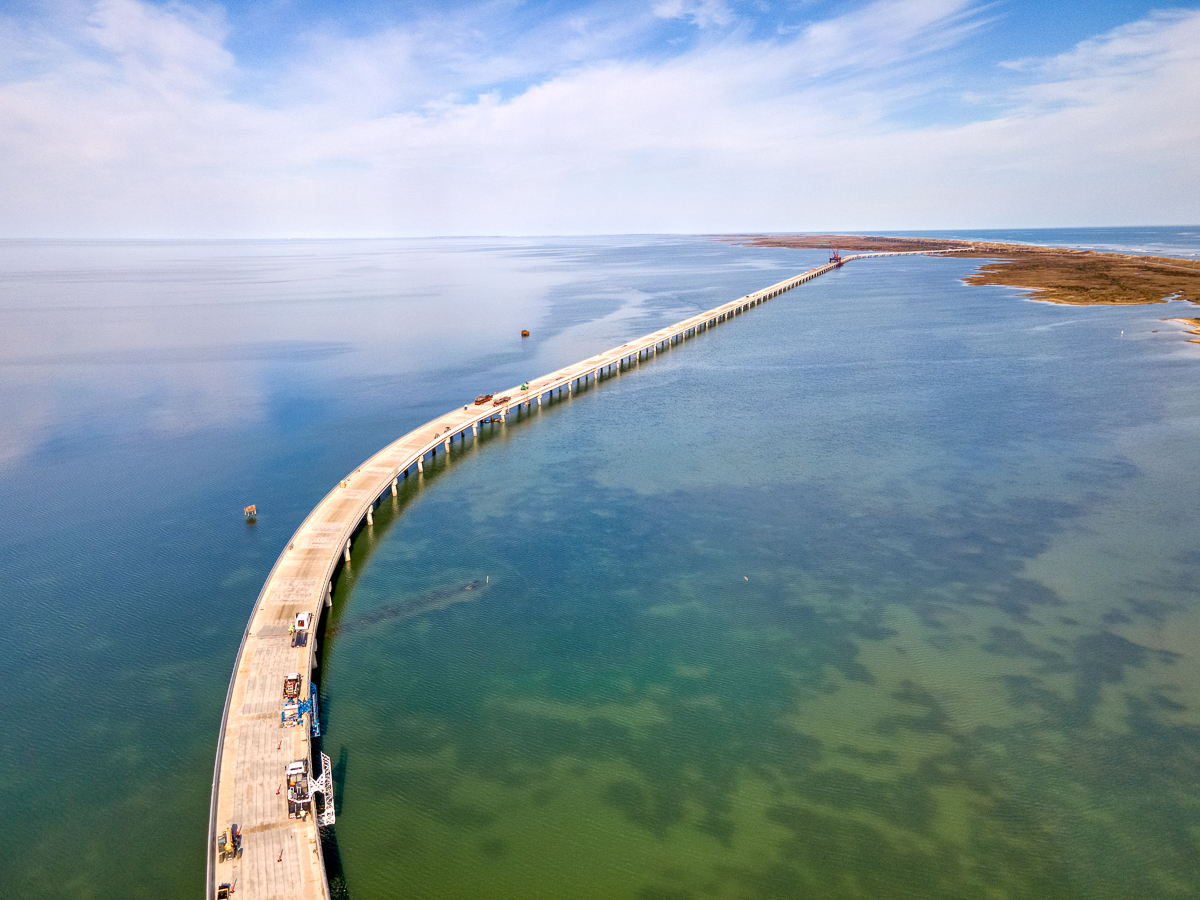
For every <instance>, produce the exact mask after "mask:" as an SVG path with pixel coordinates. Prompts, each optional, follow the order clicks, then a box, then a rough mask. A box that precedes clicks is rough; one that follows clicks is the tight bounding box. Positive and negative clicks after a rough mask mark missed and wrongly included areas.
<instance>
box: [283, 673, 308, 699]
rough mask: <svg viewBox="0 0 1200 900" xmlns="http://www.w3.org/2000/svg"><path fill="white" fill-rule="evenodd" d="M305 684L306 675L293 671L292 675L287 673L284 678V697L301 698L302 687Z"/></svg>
mask: <svg viewBox="0 0 1200 900" xmlns="http://www.w3.org/2000/svg"><path fill="white" fill-rule="evenodd" d="M303 684H304V677H303V676H302V675H301V674H300V673H299V672H292V673H291V674H290V675H285V676H284V678H283V699H284V700H299V699H300V688H301V687H302V686H303Z"/></svg>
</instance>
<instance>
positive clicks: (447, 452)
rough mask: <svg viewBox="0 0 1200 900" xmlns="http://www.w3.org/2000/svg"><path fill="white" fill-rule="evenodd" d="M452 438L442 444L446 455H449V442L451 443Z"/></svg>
mask: <svg viewBox="0 0 1200 900" xmlns="http://www.w3.org/2000/svg"><path fill="white" fill-rule="evenodd" d="M452 437H453V436H451V437H448V438H446V440H445V441H444V442H443V443H442V446H443V447H445V448H446V454H447V455H449V453H450V441H451V438H452Z"/></svg>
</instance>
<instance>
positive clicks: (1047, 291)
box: [721, 234, 1200, 306]
mask: <svg viewBox="0 0 1200 900" xmlns="http://www.w3.org/2000/svg"><path fill="white" fill-rule="evenodd" d="M721 239H722V240H728V241H733V242H736V243H738V244H742V245H746V246H751V247H795V248H798V249H817V248H828V247H837V248H839V249H842V250H850V251H854V252H870V251H882V252H904V251H908V252H912V251H920V250H953V251H954V255H955V256H960V257H966V258H977V259H987V260H990V262H988V263H985V264H984V265H981V266H980V267H979V268H978V269H976V271H975V272H974V273H972V274H971V275H968V276H967V277H966V278H965V279H964V280H965V281H966V282H967V284H1000V285H1006V286H1008V287H1015V288H1021V289H1023V290H1024V291H1025V292H1026V293H1024V294H1022V296H1024V297H1030V298H1032V299H1035V300H1047V301H1049V302H1051V303H1067V304H1072V305H1076V306H1092V305H1122V304H1142V303H1165V302H1167V301H1168V300H1187V301H1189V302H1191V303H1200V260H1195V259H1177V258H1175V257H1170V256H1133V255H1131V254H1126V253H1101V252H1098V251H1095V250H1078V249H1074V248H1070V247H1040V246H1037V245H1033V244H1007V243H996V242H992V241H964V240H947V239H944V238H920V237H884V236H872V235H849V234H784V235H772V234H764V235H753V234H745V235H722V236H721Z"/></svg>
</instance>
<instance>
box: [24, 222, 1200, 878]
mask: <svg viewBox="0 0 1200 900" xmlns="http://www.w3.org/2000/svg"><path fill="white" fill-rule="evenodd" d="M926 234H927V233H926ZM938 234H939V235H941V236H946V237H960V238H986V239H990V240H1010V241H1023V242H1030V243H1043V244H1055V245H1059V246H1080V247H1092V248H1096V249H1103V250H1126V251H1132V252H1138V253H1148V254H1156V255H1174V256H1183V257H1189V258H1196V257H1198V256H1200V227H1194V228H1129V229H1084V230H1079V229H1076V230H1068V229H1064V230H1026V231H1003V232H1001V231H986V232H952V233H951V232H946V233H938ZM827 255H828V254H827V253H826V252H824V251H806V250H785V249H765V248H750V247H741V246H736V245H732V244H727V243H723V242H720V241H715V240H711V239H708V238H703V237H691V236H685V237H678V236H634V237H593V238H561V239H560V238H537V239H532V238H531V239H512V238H496V239H491V238H473V239H425V240H390V241H385V240H378V241H366V240H363V241H245V242H238V241H228V242H226V241H211V242H142V241H109V242H99V241H97V242H54V241H3V242H0V410H3V422H4V427H3V429H2V433H0V513H3V515H0V588H2V590H0V610H2V612H3V620H4V623H5V627H4V628H3V629H0V683H2V684H3V685H4V699H3V702H2V703H0V711H2V714H3V717H4V730H3V732H2V733H0V769H2V770H3V771H4V773H5V775H4V777H3V778H0V804H3V808H4V809H5V810H7V812H8V820H9V825H8V826H7V827H5V829H4V840H3V841H0V897H3V898H9V897H11V898H43V897H44V898H50V897H64V896H70V897H79V898H91V897H95V898H107V897H116V896H120V897H126V898H140V897H146V898H161V897H176V896H180V897H182V896H198V895H199V894H200V893H201V890H202V885H203V880H204V847H205V840H206V828H207V816H208V800H209V791H210V788H211V779H212V761H213V753H214V750H215V743H216V739H217V728H218V725H219V721H220V715H221V709H222V705H223V703H224V698H225V689H226V686H227V684H228V680H229V675H230V670H231V667H232V664H233V659H234V655H235V653H236V650H237V645H238V641H239V639H240V636H241V633H242V629H243V627H244V626H245V622H246V619H247V618H248V616H249V613H250V611H251V608H252V606H253V603H254V599H255V596H256V595H257V592H258V590H259V588H260V587H261V585H262V582H263V580H264V578H265V577H266V574H267V572H268V571H269V569H270V567H271V565H272V563H273V562H274V560H275V558H276V556H277V555H278V553H279V551H280V550H281V549H282V547H284V546H285V545H286V543H287V539H288V537H289V536H290V535H291V533H292V531H293V530H294V529H295V528H296V526H297V525H298V524H299V523H300V521H301V520H302V519H303V517H304V516H305V515H306V514H307V512H308V511H309V510H310V509H311V508H312V506H313V505H314V504H315V503H316V501H317V500H319V499H320V498H321V496H323V495H324V493H325V492H326V491H327V490H328V489H329V488H330V487H331V486H332V485H333V484H334V483H335V482H336V481H337V480H339V479H340V478H341V477H343V476H344V475H345V473H347V472H348V471H350V470H351V469H353V468H354V467H355V466H357V465H358V464H359V463H360V462H361V461H362V460H363V459H365V458H366V457H367V456H369V455H370V454H371V453H373V452H374V451H375V450H377V449H379V448H380V447H382V446H383V445H384V444H385V443H387V442H388V441H390V440H393V439H394V438H395V437H398V436H399V435H401V434H403V433H404V432H406V431H408V430H410V429H411V428H413V427H415V426H417V425H419V424H421V423H422V422H424V421H426V420H428V419H430V418H432V417H433V416H435V415H438V414H440V413H441V412H444V411H445V410H447V409H449V408H452V407H454V406H456V405H461V404H463V403H465V402H467V401H468V399H469V398H471V397H474V395H475V394H477V393H480V392H488V391H491V390H493V389H496V388H500V387H504V386H507V385H511V384H514V383H517V382H518V381H521V380H523V379H527V378H530V377H533V376H536V375H539V374H542V373H544V372H547V371H550V370H552V369H555V368H557V367H559V366H562V365H565V364H567V363H570V362H573V361H575V360H578V359H581V358H584V357H586V356H588V355H591V354H592V353H595V352H598V351H600V350H603V349H607V348H609V347H612V346H615V345H618V344H620V343H622V342H623V341H625V340H628V339H630V338H631V337H634V336H637V335H641V334H644V333H646V332H649V331H651V330H653V329H655V328H658V327H661V326H662V325H665V324H667V323H670V322H673V321H676V320H679V319H682V318H684V317H685V316H688V315H690V314H692V313H694V312H697V311H700V310H703V309H706V308H709V307H711V306H714V305H717V304H718V303H721V302H724V301H726V300H730V299H733V298H735V297H737V296H739V295H741V294H744V293H747V292H749V291H752V290H755V289H757V288H761V287H764V286H766V285H768V284H770V283H772V282H775V281H779V280H781V279H782V278H784V277H786V276H787V275H790V274H793V273H796V272H799V271H802V270H804V269H806V268H809V267H810V266H812V265H814V264H816V263H818V262H822V261H824V259H825V257H826V256H827ZM977 263H978V261H971V260H955V259H949V258H947V259H942V258H926V257H896V258H888V259H880V260H863V261H856V262H853V263H850V264H848V265H847V266H845V267H844V268H842V269H840V270H838V271H836V272H834V273H831V274H829V275H826V276H823V277H822V278H819V279H817V280H815V281H813V282H811V283H809V284H806V285H804V286H803V287H801V288H799V289H797V290H794V291H791V292H788V293H787V294H785V295H783V296H782V297H780V298H777V299H775V300H772V301H770V302H768V303H766V304H764V305H762V306H760V307H757V308H755V309H754V310H752V311H750V312H748V313H747V314H745V315H743V316H740V317H738V318H737V319H735V320H734V321H732V322H730V323H728V324H726V325H722V326H721V327H719V328H715V329H713V330H711V331H709V332H706V333H704V334H702V335H700V336H699V337H698V338H697V339H694V340H688V341H687V342H686V343H684V344H682V345H678V346H676V347H675V348H673V349H672V350H670V351H669V352H667V353H664V354H660V355H659V357H658V358H657V359H656V360H654V361H652V362H649V363H643V364H642V365H641V366H639V367H638V368H636V369H634V370H632V371H630V372H627V373H625V374H622V375H620V376H619V377H616V378H614V379H611V380H607V381H604V382H602V383H601V385H600V386H599V387H598V388H592V389H588V390H585V391H582V392H578V393H576V395H575V396H574V397H573V398H571V399H570V400H567V401H564V402H561V403H560V402H555V403H552V404H549V405H546V406H543V407H542V408H541V410H540V411H537V412H534V413H533V414H532V415H530V414H526V413H522V414H520V415H519V416H516V417H510V418H509V421H508V423H506V424H505V425H504V426H503V428H500V427H497V428H496V429H494V430H492V431H490V432H489V431H487V430H486V429H485V433H484V434H483V435H482V436H481V439H480V440H479V441H478V442H477V443H468V444H466V445H463V446H462V447H461V448H460V447H458V446H456V448H455V450H454V451H453V452H452V453H451V454H450V455H449V458H448V459H447V458H446V457H444V456H442V455H441V454H439V456H438V461H437V463H436V465H432V466H427V467H426V477H425V479H424V481H423V484H422V486H420V487H419V488H418V487H417V486H416V483H415V479H410V481H409V482H407V483H406V488H405V490H403V491H402V492H401V495H400V497H399V498H397V499H396V501H395V502H394V503H393V502H392V501H391V498H390V497H389V498H387V500H386V501H385V502H384V503H383V504H382V505H381V507H380V510H379V512H378V513H377V514H376V516H375V523H374V526H373V528H372V529H371V530H370V531H369V532H364V533H363V536H362V537H361V538H360V539H358V540H356V542H355V555H354V557H353V561H352V563H351V566H350V567H349V569H348V570H347V571H346V574H345V575H344V576H343V578H342V580H341V581H340V582H339V584H338V587H337V591H336V594H335V605H334V610H333V613H332V615H331V617H330V620H329V623H328V626H329V627H328V632H327V634H326V635H325V637H324V639H323V641H322V644H321V646H322V658H321V665H320V668H319V669H318V670H317V677H318V678H319V683H320V691H321V708H322V716H323V720H324V722H323V725H324V735H323V738H322V741H323V748H324V750H325V752H326V753H328V754H329V755H330V756H331V757H332V758H333V760H334V763H335V776H336V782H337V794H338V822H337V826H336V828H335V829H334V833H333V835H332V836H331V839H330V845H329V847H330V858H331V859H332V860H333V864H334V867H335V870H334V872H333V873H332V874H333V875H334V887H335V893H336V894H337V895H339V896H349V897H351V898H354V900H366V898H390V897H395V896H406V897H413V898H455V897H461V898H507V897H512V898H561V897H572V898H631V900H668V898H671V900H676V898H678V900H683V898H696V900H701V898H726V897H728V898H793V897H795V898H802V897H845V898H860V897H861V898H864V900H866V898H872V900H875V898H928V897H939V898H957V897H961V898H972V900H975V898H980V897H985V896H1003V897H1006V898H1023V897H1029V898H1038V900H1048V898H1114V900H1117V898H1120V900H1126V898H1131V897H1155V898H1176V897H1177V898H1185V897H1196V896H1198V895H1200V843H1198V842H1197V838H1196V832H1195V827H1196V822H1197V821H1198V820H1200V819H1198V816H1200V702H1198V701H1197V700H1196V697H1197V695H1198V692H1197V688H1198V687H1200V602H1198V600H1200V598H1198V597H1197V584H1200V550H1197V547H1198V546H1200V527H1198V526H1197V524H1196V521H1197V517H1196V510H1197V509H1198V508H1200V485H1198V484H1197V481H1196V477H1195V473H1196V472H1197V471H1200V390H1198V389H1197V388H1198V387H1200V345H1197V344H1191V343H1188V342H1187V341H1186V340H1185V338H1186V337H1188V336H1187V335H1185V334H1184V333H1183V328H1182V326H1180V325H1178V324H1177V323H1169V322H1163V321H1161V320H1162V319H1166V318H1171V317H1178V316H1194V315H1197V312H1196V307H1193V306H1191V305H1189V304H1186V303H1182V302H1178V301H1174V302H1171V303H1168V304H1159V305H1151V306H1139V307H1118V308H1091V307H1064V306H1054V305H1050V304H1045V303H1037V302H1033V301H1029V300H1023V299H1019V298H1018V297H1017V296H1016V294H1017V293H1018V291H1016V290H1014V289H1010V288H1004V287H996V286H985V287H968V286H965V285H964V284H962V282H961V280H960V279H961V278H962V277H963V276H964V275H966V274H968V273H969V272H970V271H972V270H973V268H974V266H975V265H976V264H977ZM522 328H527V329H529V330H530V331H531V337H529V338H528V339H525V340H522V339H521V338H520V337H519V334H520V330H521V329H522ZM249 503H255V504H257V506H258V509H259V511H260V514H259V519H258V524H257V525H255V526H247V525H246V524H245V523H244V522H243V520H242V515H241V510H242V507H243V506H245V505H246V504H249ZM471 581H482V582H484V584H483V586H482V588H481V589H478V590H476V591H472V592H470V598H471V599H469V600H464V601H463V602H453V603H448V602H446V598H447V597H453V598H454V599H456V600H457V599H458V597H459V596H460V595H458V594H457V593H456V592H457V591H458V589H459V588H461V587H462V586H463V585H465V584H467V583H468V582H471Z"/></svg>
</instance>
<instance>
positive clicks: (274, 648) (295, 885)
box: [206, 251, 937, 900]
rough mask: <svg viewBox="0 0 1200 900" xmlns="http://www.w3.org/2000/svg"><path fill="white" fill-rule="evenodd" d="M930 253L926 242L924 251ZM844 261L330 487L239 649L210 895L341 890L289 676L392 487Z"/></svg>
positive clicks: (413, 444) (543, 388)
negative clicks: (229, 851)
mask: <svg viewBox="0 0 1200 900" xmlns="http://www.w3.org/2000/svg"><path fill="white" fill-rule="evenodd" d="M929 252H930V251H921V252H920V255H928V254H929ZM933 252H937V251H933ZM895 255H918V254H901V253H886V254H858V255H855V256H847V257H844V258H843V260H842V262H848V261H851V260H854V259H861V258H864V257H873V256H895ZM834 268H837V264H836V263H829V264H827V265H823V266H819V267H817V268H813V269H810V270H808V271H807V272H803V273H801V274H799V275H796V276H795V277H793V278H789V279H787V280H786V281H781V282H779V283H777V284H773V285H771V286H770V287H767V288H764V289H763V290H761V291H756V292H754V293H752V294H747V295H745V296H744V297H740V298H738V299H737V300H733V301H731V302H729V303H725V304H723V305H721V306H718V307H715V308H713V309H710V310H708V311H706V312H702V313H700V314H698V315H695V316H692V317H690V318H687V319H684V320H683V321H681V322H676V323H675V324H674V325H669V326H667V327H666V328H660V329H659V330H657V331H655V332H652V333H651V334H648V335H645V336H644V337H641V338H638V339H636V340H633V341H629V342H627V343H625V344H622V345H621V346H619V347H614V348H613V349H611V350H608V351H606V352H604V353H598V354H596V355H595V356H591V357H588V358H587V359H585V360H581V361H580V362H577V363H574V364H573V365H570V366H566V367H564V368H562V369H559V370H558V371H556V372H551V373H550V374H548V375H543V376H542V377H540V378H535V379H532V380H531V381H529V382H528V386H527V388H524V389H523V388H522V386H520V385H518V386H516V387H512V388H509V389H508V390H506V391H501V392H498V393H497V394H496V396H497V397H504V396H508V397H510V398H511V399H510V400H509V401H508V402H506V403H503V404H501V405H500V406H493V405H492V403H491V402H490V401H489V402H488V403H486V404H484V405H482V406H474V405H471V398H468V399H467V406H465V407H457V408H455V409H454V410H452V411H450V412H448V413H446V414H445V415H443V416H440V417H439V418H436V419H433V420H432V421H430V422H426V423H425V424H424V425H422V426H420V427H419V428H416V429H414V430H413V431H411V432H409V433H408V434H406V435H404V436H403V437H401V438H400V439H399V440H397V441H395V442H393V443H391V444H389V445H388V446H386V447H384V448H383V449H382V450H380V451H379V452H378V453H376V454H375V455H374V456H372V457H371V458H370V459H368V460H367V461H366V462H364V463H363V464H362V465H360V466H359V467H358V468H357V469H355V470H354V471H353V472H351V473H350V474H349V475H348V476H346V478H345V479H344V480H343V481H342V482H340V483H339V484H338V486H337V487H335V488H334V489H333V490H332V491H330V492H329V493H328V494H326V495H325V497H324V499H322V500H321V502H320V503H318V504H317V506H316V508H315V509H314V510H313V511H312V512H311V513H309V515H308V517H307V518H306V519H305V520H304V521H303V522H302V523H301V525H300V527H299V528H298V529H297V530H296V533H295V534H294V535H293V536H292V539H291V540H290V541H289V542H288V545H287V547H286V548H285V549H284V551H283V552H282V553H281V554H280V556H279V559H278V560H276V562H275V566H274V567H273V568H272V569H271V572H270V574H269V575H268V576H267V580H266V583H265V584H264V585H263V588H262V591H261V592H260V593H259V596H258V599H257V601H256V602H255V605H254V611H253V613H252V614H251V617H250V621H249V624H248V625H247V626H246V631H245V633H244V634H243V636H242V643H241V647H240V648H239V649H238V654H237V660H236V662H235V664H234V670H233V676H232V678H231V680H230V684H229V691H228V694H227V696H226V701H225V711H224V714H223V716H222V720H221V732H220V739H219V741H218V746H217V756H216V764H215V766H214V771H213V786H212V802H211V806H210V810H209V828H208V865H207V890H206V896H207V897H208V898H209V900H213V898H215V897H216V890H217V886H218V885H219V884H220V883H222V882H230V883H233V884H234V888H235V890H236V894H235V897H236V900H260V898H298V900H299V898H305V900H309V898H311V900H326V898H328V897H329V885H328V882H327V880H326V875H325V867H324V861H323V858H322V854H321V841H320V835H319V832H318V826H317V824H316V823H315V822H314V820H313V817H312V816H311V815H310V816H308V817H307V818H306V819H303V820H302V819H290V818H288V811H287V796H286V795H287V784H286V777H285V772H284V769H285V767H286V766H287V764H288V763H290V762H292V761H293V760H298V759H308V760H309V765H310V767H313V766H314V764H315V765H316V768H317V769H319V768H320V760H319V759H315V758H314V754H313V752H312V745H311V739H310V736H309V728H308V727H306V726H307V725H308V719H309V717H308V716H305V717H304V719H305V721H304V722H302V723H301V726H300V727H295V728H284V727H282V726H281V724H280V713H281V711H282V707H283V696H282V691H283V681H284V677H285V676H286V675H287V674H288V673H291V672H299V673H300V674H301V675H303V676H304V691H305V693H307V691H308V687H309V684H310V676H311V674H312V670H313V666H314V662H315V657H316V652H317V646H316V638H315V634H316V623H317V622H318V621H319V619H320V616H321V613H322V612H323V610H324V608H325V607H326V605H327V604H328V603H331V602H332V601H331V596H332V582H333V579H334V577H335V574H336V572H337V569H338V566H339V565H341V564H342V562H343V561H345V560H348V559H349V558H350V544H351V541H352V540H353V537H354V533H355V531H356V530H357V529H358V528H359V526H360V525H363V524H364V523H367V524H370V523H371V521H372V511H373V509H374V507H375V504H376V502H377V501H378V500H379V499H380V498H381V497H382V496H383V495H384V494H387V493H388V492H389V491H390V492H392V493H393V494H394V493H395V492H396V490H397V486H398V482H399V479H400V478H404V477H407V476H408V474H409V472H410V470H412V469H413V468H414V467H416V470H417V472H418V473H419V472H420V471H422V470H423V467H424V459H425V458H426V457H427V456H428V455H430V454H431V453H436V452H437V449H438V447H441V448H443V450H444V451H446V452H448V451H449V449H450V445H451V442H452V441H454V440H456V439H457V440H460V441H466V440H467V439H468V435H471V436H472V437H474V436H475V435H477V434H478V429H479V427H480V424H481V423H483V422H485V421H491V420H492V419H493V417H498V418H499V420H500V421H503V420H504V418H505V416H506V415H508V414H509V413H510V412H512V411H513V410H514V409H519V408H520V406H521V405H522V404H525V405H529V406H532V404H533V403H537V404H538V405H541V402H542V398H543V397H545V396H547V395H549V394H550V393H551V392H553V391H559V392H561V391H563V390H565V391H567V392H568V393H569V392H571V391H573V390H574V389H575V387H576V386H577V385H586V384H587V382H588V381H589V379H590V380H592V381H598V380H599V379H601V378H602V377H604V376H605V375H606V374H609V373H612V372H614V371H619V370H620V368H621V367H622V366H623V365H633V364H636V363H637V362H638V361H639V360H641V359H645V358H649V357H652V356H654V355H655V354H657V353H658V351H659V350H661V349H664V348H667V347H669V346H671V345H672V344H674V343H676V342H680V341H683V340H686V339H687V338H688V337H689V336H694V335H696V334H698V333H699V332H701V331H704V330H706V329H707V328H710V327H712V326H714V325H717V324H719V323H721V322H724V321H727V320H729V319H732V318H733V317H734V316H737V315H740V314H741V313H744V312H746V311H747V310H749V309H752V308H753V307H755V306H757V305H759V304H761V303H764V302H766V301H767V300H770V299H772V298H773V297H777V296H779V295H780V294H782V293H784V292H785V291H789V290H791V289H793V288H795V287H798V286H800V285H802V284H804V283H805V282H807V281H811V280H812V279H813V278H817V277H818V276H820V275H823V274H825V273H826V272H829V271H830V270H832V269H834ZM305 611H307V612H309V613H311V614H312V618H313V627H312V629H311V635H312V636H311V637H310V639H309V641H308V644H307V646H305V647H302V648H293V647H292V646H291V636H290V634H289V626H290V625H291V623H292V622H293V621H294V619H295V616H296V614H297V613H299V612H305ZM272 744H275V745H276V746H274V747H272V746H271V745H272ZM314 774H320V773H319V772H315V773H314ZM233 822H236V823H238V824H239V825H240V826H241V829H242V833H243V843H242V847H243V852H242V856H241V858H239V859H236V860H230V861H226V862H218V860H217V853H216V838H217V835H218V834H219V833H220V832H221V831H223V830H224V829H225V828H227V827H229V825H230V823H233Z"/></svg>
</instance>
